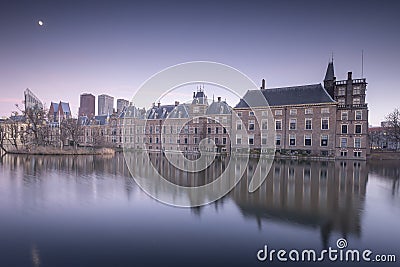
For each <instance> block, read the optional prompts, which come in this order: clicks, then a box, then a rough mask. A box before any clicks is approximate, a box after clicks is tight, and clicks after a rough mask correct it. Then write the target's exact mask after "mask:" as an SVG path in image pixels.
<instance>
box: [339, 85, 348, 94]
mask: <svg viewBox="0 0 400 267" xmlns="http://www.w3.org/2000/svg"><path fill="white" fill-rule="evenodd" d="M345 94H346V88H345V87H339V89H338V95H345Z"/></svg>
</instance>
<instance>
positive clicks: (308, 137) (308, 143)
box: [304, 135, 311, 146]
mask: <svg viewBox="0 0 400 267" xmlns="http://www.w3.org/2000/svg"><path fill="white" fill-rule="evenodd" d="M304 145H305V146H311V135H305V136H304Z"/></svg>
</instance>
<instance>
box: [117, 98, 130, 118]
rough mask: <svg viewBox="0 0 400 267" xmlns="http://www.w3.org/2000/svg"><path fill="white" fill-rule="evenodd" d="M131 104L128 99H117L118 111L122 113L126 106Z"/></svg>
mask: <svg viewBox="0 0 400 267" xmlns="http://www.w3.org/2000/svg"><path fill="white" fill-rule="evenodd" d="M127 106H129V101H128V100H126V99H121V98H120V99H117V113H118V114H120V113H121V112H122V110H123V109H124V107H127Z"/></svg>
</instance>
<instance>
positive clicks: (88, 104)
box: [79, 94, 96, 117]
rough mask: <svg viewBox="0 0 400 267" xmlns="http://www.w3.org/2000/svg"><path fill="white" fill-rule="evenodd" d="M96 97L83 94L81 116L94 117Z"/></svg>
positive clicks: (80, 106)
mask: <svg viewBox="0 0 400 267" xmlns="http://www.w3.org/2000/svg"><path fill="white" fill-rule="evenodd" d="M95 102H96V97H95V96H94V95H92V94H81V100H80V105H79V116H88V117H93V116H94V115H95V114H94V113H95Z"/></svg>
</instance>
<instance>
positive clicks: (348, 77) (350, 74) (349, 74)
mask: <svg viewBox="0 0 400 267" xmlns="http://www.w3.org/2000/svg"><path fill="white" fill-rule="evenodd" d="M352 74H353V73H352V72H351V71H349V72H348V73H347V80H352V77H351V76H352Z"/></svg>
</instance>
